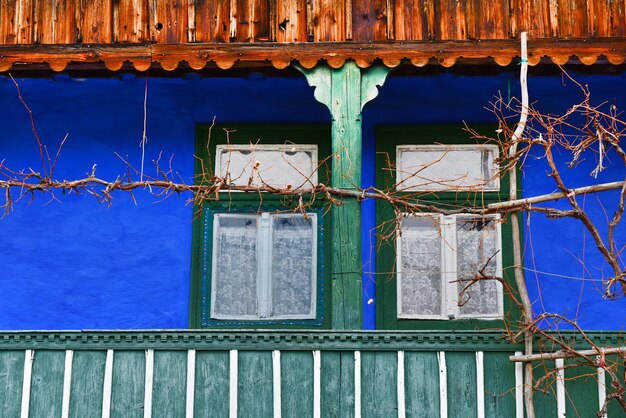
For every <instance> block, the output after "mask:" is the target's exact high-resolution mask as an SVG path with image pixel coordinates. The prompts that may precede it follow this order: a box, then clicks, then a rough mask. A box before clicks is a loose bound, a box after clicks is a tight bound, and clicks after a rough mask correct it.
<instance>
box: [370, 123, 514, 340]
mask: <svg viewBox="0 0 626 418" xmlns="http://www.w3.org/2000/svg"><path fill="white" fill-rule="evenodd" d="M376 141H377V151H378V157H377V175H378V179H377V183H378V187H380V188H381V189H385V190H389V189H393V190H395V191H396V192H398V193H401V194H402V196H403V198H404V199H407V200H409V201H419V202H420V203H423V204H425V205H426V206H427V207H431V208H439V209H443V210H449V211H450V212H452V213H451V214H440V213H437V212H436V211H433V210H432V209H431V210H428V209H425V210H424V211H423V212H419V213H418V212H413V213H408V212H409V211H408V210H406V208H405V209H403V208H401V207H396V208H394V207H392V206H391V204H389V203H388V202H378V203H377V224H378V225H382V228H381V229H380V233H379V237H380V238H379V240H380V243H379V247H380V251H379V255H378V263H377V264H378V273H379V274H378V275H377V276H378V277H377V283H378V284H377V289H378V291H377V310H378V326H379V327H380V328H407V329H411V328H435V327H436V328H440V329H458V328H461V329H462V328H469V327H471V328H475V327H481V326H484V327H493V326H494V324H493V320H496V319H502V318H503V316H504V313H505V311H506V310H507V309H508V308H510V307H509V306H508V304H505V302H504V298H503V291H502V284H501V283H500V282H499V281H496V280H481V281H478V282H475V283H473V284H472V285H471V286H469V287H467V285H468V284H470V283H471V282H472V280H473V279H474V278H475V277H476V275H478V274H480V273H482V274H484V275H485V276H496V277H502V276H503V274H504V276H505V277H504V280H508V277H506V274H505V273H506V269H505V268H503V266H506V265H511V264H512V260H511V258H512V255H511V251H510V244H509V243H508V242H507V241H506V237H507V236H508V235H509V234H510V232H509V231H510V226H509V225H507V224H505V223H504V224H503V219H502V218H501V217H500V216H499V215H487V216H480V215H475V214H471V213H470V211H464V209H463V208H464V207H468V208H469V207H479V206H486V205H487V204H489V203H491V202H497V201H499V200H501V199H502V198H504V199H505V198H506V196H505V195H502V196H501V193H504V192H501V190H507V189H508V184H507V181H508V180H507V179H506V178H504V179H499V178H498V176H497V173H498V166H497V159H498V153H499V150H498V147H497V146H495V145H492V144H481V143H471V142H470V141H469V140H468V139H467V135H464V132H463V130H462V129H461V128H453V127H446V126H444V127H425V128H408V127H407V128H381V129H378V130H377V132H376ZM503 236H504V237H505V238H503ZM394 237H395V238H394ZM485 320H489V321H485Z"/></svg>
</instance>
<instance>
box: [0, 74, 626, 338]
mask: <svg viewBox="0 0 626 418" xmlns="http://www.w3.org/2000/svg"><path fill="white" fill-rule="evenodd" d="M515 72H516V69H514V70H513V72H502V73H500V74H497V75H495V76H467V75H466V76H459V75H455V74H454V73H452V72H447V71H441V73H439V74H437V75H430V76H422V77H417V76H415V77H393V76H392V77H390V78H389V79H388V81H387V83H386V85H385V86H384V87H383V88H382V89H381V93H380V95H379V97H378V98H377V99H375V100H374V101H373V102H371V103H370V104H368V105H367V106H366V108H365V110H364V113H363V135H364V150H363V158H364V167H363V185H364V186H369V185H373V184H374V182H375V181H374V180H375V173H374V170H373V167H374V163H373V161H374V158H375V155H374V141H375V138H374V134H373V129H374V127H375V126H376V125H380V124H385V125H389V124H434V123H452V124H460V123H461V121H463V120H464V121H466V122H468V123H470V124H471V123H476V124H480V123H487V122H492V121H493V116H492V115H491V114H490V113H489V112H488V111H486V110H485V109H484V107H485V106H486V105H488V102H489V101H490V100H491V99H492V98H493V96H494V95H495V94H496V93H497V92H498V91H502V93H503V95H505V96H507V95H508V94H509V91H511V94H513V95H515V94H516V92H517V90H518V88H517V77H516V73H515ZM579 79H581V80H582V81H583V82H589V83H590V84H592V91H593V92H594V95H595V96H596V97H598V98H603V99H606V100H610V101H615V102H616V104H618V105H619V104H621V103H623V102H624V101H625V100H626V90H625V89H623V88H622V89H621V90H623V91H624V93H623V94H622V95H621V96H620V97H616V94H618V93H619V90H620V89H618V88H616V87H615V86H616V85H621V86H624V85H626V82H625V81H626V80H625V78H624V77H623V76H622V75H619V76H617V75H616V76H593V77H591V76H586V77H585V76H581V77H580V78H579ZM145 81H146V80H145V78H144V77H142V76H140V77H135V76H133V75H123V76H119V77H114V78H88V79H78V78H70V77H67V76H57V77H54V78H52V79H50V78H41V79H35V78H30V79H18V83H19V84H20V87H21V89H22V94H23V96H24V98H25V100H26V101H27V102H28V104H29V105H30V107H31V108H32V110H33V114H34V117H35V122H36V125H37V130H38V132H39V135H40V137H41V138H42V140H43V141H45V143H46V144H49V147H50V150H51V152H52V153H54V151H55V150H56V147H57V146H58V144H59V142H60V141H61V139H62V138H63V137H64V136H65V134H66V133H69V137H68V140H67V142H66V143H65V145H64V147H63V151H62V153H61V156H60V158H59V163H58V167H57V171H56V173H55V177H58V178H68V179H70V178H76V177H80V176H84V175H85V173H88V172H90V170H91V167H92V165H93V164H97V174H98V175H99V176H101V177H105V178H112V177H115V176H117V175H119V174H120V173H123V172H124V171H125V170H124V164H123V163H122V162H121V161H120V159H119V158H118V157H116V156H115V152H117V153H119V154H120V155H122V156H124V157H125V158H126V157H127V158H128V160H129V161H130V162H131V163H132V164H134V165H136V166H138V165H139V161H140V157H141V151H140V148H139V142H140V140H141V132H142V125H143V120H142V118H143V95H144V87H145ZM530 83H531V84H530V89H531V97H532V98H533V100H534V99H537V98H538V99H539V100H540V103H539V106H543V109H545V110H549V111H558V110H559V109H560V108H562V107H563V105H564V104H565V103H570V102H573V101H574V100H577V99H578V97H577V94H576V93H577V92H576V90H575V89H572V88H569V86H566V87H563V86H562V83H561V77H560V76H541V77H534V78H533V77H531V82H530ZM0 109H2V112H1V113H0V126H2V127H3V129H2V130H1V131H0V161H1V160H3V159H4V164H6V165H7V166H8V167H12V168H20V169H21V168H25V167H33V168H36V169H37V168H38V167H39V166H40V164H41V163H40V162H39V158H38V151H37V147H36V142H35V139H34V137H33V134H32V132H31V130H30V122H29V119H28V115H27V113H26V111H25V110H24V108H23V107H22V105H21V104H20V102H19V100H18V99H17V94H16V91H15V86H14V85H13V83H12V82H11V80H10V79H8V78H6V77H0ZM213 117H216V118H217V121H218V122H222V123H224V122H225V123H227V122H276V123H328V122H329V114H328V111H327V110H326V109H325V108H324V107H323V106H322V105H321V104H319V103H317V102H315V100H314V99H313V95H312V92H311V90H310V88H309V87H308V86H307V85H306V82H305V81H304V79H303V78H274V77H264V76H260V75H253V76H250V77H247V78H201V77H198V76H196V75H187V76H181V77H178V78H158V77H151V78H149V80H148V120H147V126H148V139H149V142H148V146H147V151H146V160H147V161H150V160H152V159H154V158H157V156H158V154H159V153H160V152H161V151H162V152H163V158H164V159H169V157H170V156H171V155H173V167H174V169H175V170H176V171H177V172H178V173H180V175H181V177H182V178H183V179H185V180H186V181H189V182H191V181H192V177H193V147H194V129H195V126H196V124H198V123H205V122H208V121H210V120H211V119H212V118H213ZM147 167H148V168H147V170H151V169H152V167H151V166H150V165H149V164H148V165H147ZM589 171H590V170H588V167H585V168H583V169H582V170H580V171H577V172H576V173H572V175H571V178H572V179H573V180H574V181H575V182H580V183H583V182H587V180H589V176H588V172H589ZM623 176H624V169H623V168H619V169H617V170H612V171H608V172H605V173H603V174H602V175H601V176H600V177H599V178H598V179H597V181H602V182H604V181H610V180H613V179H621V178H623ZM620 177H621V178H620ZM523 181H524V194H525V195H528V196H530V195H535V194H539V193H544V192H545V191H551V190H552V189H553V187H552V186H551V185H550V184H549V182H548V181H547V179H546V177H545V169H544V168H542V167H541V166H539V165H538V162H534V161H533V162H530V163H529V164H528V165H527V167H526V168H525V177H524V179H523ZM608 197H610V196H608V195H607V198H608ZM135 198H136V201H137V204H135V203H133V202H132V200H131V198H130V197H129V196H128V195H124V194H118V195H115V197H114V201H113V204H112V206H111V207H106V206H105V205H101V204H98V203H97V202H96V201H95V199H94V198H93V197H90V196H75V195H73V196H59V200H60V202H56V201H50V196H46V195H43V196H41V195H38V196H36V198H35V199H34V200H33V201H32V202H29V201H28V199H27V198H25V199H23V200H22V201H20V202H18V203H17V204H16V205H15V207H14V209H13V211H12V213H10V214H9V215H8V216H7V217H6V218H5V219H3V220H2V221H0V264H1V265H2V269H0V329H89V328H185V327H186V326H187V317H188V299H189V274H190V255H191V221H192V208H191V206H190V205H189V204H187V201H186V199H187V198H186V197H184V196H171V197H170V198H168V199H166V200H164V201H160V202H158V203H155V202H156V200H157V199H155V198H154V197H152V196H150V195H149V194H148V193H144V192H138V193H136V194H135ZM603 199H604V197H603ZM587 204H588V205H592V202H587ZM373 208H374V206H373V202H370V201H366V202H364V213H363V238H364V247H363V248H364V251H363V258H364V266H365V271H366V274H365V275H364V291H363V300H364V322H365V328H372V327H373V326H374V312H375V310H374V308H375V291H374V279H373V277H374V276H373V275H371V274H367V272H373V271H375V258H374V257H371V256H372V255H374V254H375V252H374V251H370V249H369V248H371V247H373V246H374V245H375V241H374V236H373V234H372V233H371V231H372V229H373V227H374V209H373ZM594 213H595V214H596V215H597V216H603V215H602V212H601V211H598V210H596V211H595V212H594ZM581 236H583V235H582V232H581V227H580V225H579V224H577V223H576V222H572V221H556V222H555V221H547V220H545V219H544V218H543V217H542V216H539V215H533V216H532V217H531V221H530V226H529V230H528V231H526V238H527V239H528V240H530V239H531V238H532V242H531V241H528V242H527V245H526V249H527V251H526V259H525V263H526V266H534V267H535V268H536V269H537V270H539V271H545V272H558V273H559V274H562V275H566V276H571V277H577V278H580V277H582V273H581V272H582V267H581V265H580V263H579V262H578V261H577V259H579V258H581V257H583V255H584V259H585V261H586V264H587V265H588V266H593V265H599V258H598V256H597V254H596V253H595V252H594V251H593V248H592V246H591V241H590V240H589V239H588V238H587V239H586V241H585V248H584V250H583V248H582V247H581V245H580V241H581V239H580V237H581ZM566 237H567V239H566ZM557 239H558V241H559V242H563V244H564V245H563V246H562V247H561V246H554V244H553V243H554V242H555V240H557ZM531 244H532V245H531ZM531 249H532V250H534V251H530V250H531ZM533 253H534V254H535V257H534V258H533V257H532V256H531V254H533ZM547 253H549V257H546V256H544V255H545V254H547ZM590 270H591V269H590ZM528 277H529V279H530V280H529V283H530V285H531V293H532V297H533V299H534V300H535V301H536V302H537V303H536V309H537V310H538V309H540V307H541V304H540V302H541V301H543V306H545V308H546V309H548V310H550V311H557V312H561V313H567V314H568V315H570V316H571V315H572V314H573V311H572V308H573V309H574V310H576V306H581V307H580V309H578V313H577V315H578V316H577V318H578V319H579V321H580V323H581V324H582V325H583V326H585V327H587V328H595V329H610V328H613V329H620V328H622V327H623V325H624V324H623V323H622V321H623V316H624V315H623V312H624V308H625V307H626V306H625V304H624V302H623V301H617V302H606V301H603V300H602V298H601V295H600V294H599V293H598V291H597V289H596V288H597V286H596V285H595V284H594V282H590V281H580V280H573V279H563V280H561V279H559V280H556V278H555V277H552V276H547V275H545V274H540V275H538V276H537V278H535V276H534V275H529V276H528ZM585 277H586V278H598V277H600V275H599V273H598V272H596V271H590V272H589V273H588V274H585ZM537 283H539V284H540V285H541V290H542V292H541V295H542V296H543V297H542V298H541V299H540V298H539V295H540V294H539V291H538V286H537ZM580 295H582V296H580ZM579 299H581V300H582V302H583V303H578V302H579Z"/></svg>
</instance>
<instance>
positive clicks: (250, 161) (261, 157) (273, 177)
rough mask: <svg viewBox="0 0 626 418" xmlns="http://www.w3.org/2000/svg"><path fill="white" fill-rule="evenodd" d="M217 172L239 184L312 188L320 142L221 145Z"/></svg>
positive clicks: (218, 150) (315, 179)
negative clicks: (317, 143) (312, 143)
mask: <svg viewBox="0 0 626 418" xmlns="http://www.w3.org/2000/svg"><path fill="white" fill-rule="evenodd" d="M215 173H216V175H217V176H219V177H222V178H228V180H229V182H230V183H231V184H233V185H237V186H247V185H251V186H261V185H264V184H265V185H269V186H272V187H277V188H287V187H292V188H294V189H299V188H310V187H313V186H314V185H316V184H317V145H302V144H284V145H276V144H272V145H267V144H265V145H264V144H256V145H253V144H246V145H241V144H237V145H235V144H226V145H218V146H217V147H216V158H215ZM250 179H252V181H251V182H250Z"/></svg>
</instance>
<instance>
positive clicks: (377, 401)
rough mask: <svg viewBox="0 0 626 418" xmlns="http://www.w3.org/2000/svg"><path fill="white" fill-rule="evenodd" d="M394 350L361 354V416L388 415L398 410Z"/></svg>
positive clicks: (394, 413) (392, 414) (396, 365)
mask: <svg viewBox="0 0 626 418" xmlns="http://www.w3.org/2000/svg"><path fill="white" fill-rule="evenodd" d="M396 355H397V353H395V352H388V353H382V352H363V353H362V354H361V361H362V363H361V364H362V369H361V370H362V372H361V411H362V416H363V417H366V418H367V417H381V418H382V417H390V416H394V415H397V412H398V404H397V399H398V392H397V387H396V384H397V378H398V376H397V367H398V361H397V357H396Z"/></svg>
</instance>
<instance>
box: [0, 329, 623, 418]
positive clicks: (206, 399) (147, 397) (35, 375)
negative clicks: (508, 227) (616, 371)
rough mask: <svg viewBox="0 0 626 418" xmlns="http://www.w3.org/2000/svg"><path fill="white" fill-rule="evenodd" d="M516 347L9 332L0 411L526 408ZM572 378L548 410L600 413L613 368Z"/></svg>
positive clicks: (502, 413)
mask: <svg viewBox="0 0 626 418" xmlns="http://www.w3.org/2000/svg"><path fill="white" fill-rule="evenodd" d="M517 351H519V347H517V346H511V345H509V344H507V343H506V342H505V341H503V340H502V339H501V334H499V333H497V332H469V331H457V332H425V331H421V332H368V331H356V332H333V331H241V330H237V331H217V332H203V331H111V332H107V331H93V332H65V331H64V332H4V333H0V416H2V417H23V418H26V417H59V416H60V417H62V418H65V417H80V418H85V417H99V418H100V417H102V418H108V417H231V418H235V417H292V416H293V417H296V416H297V417H314V418H317V417H341V418H344V417H356V418H358V417H395V416H397V417H476V418H484V417H516V418H521V417H523V399H522V383H523V380H522V379H523V376H522V366H521V365H520V364H517V365H515V364H513V363H512V362H510V360H509V356H511V355H513V354H515V353H516V352H517ZM551 365H554V363H551V364H550V365H547V366H548V367H550V366H551ZM557 365H561V366H562V364H557ZM540 372H541V370H538V373H540ZM573 373H575V375H574V374H573ZM561 377H562V379H556V380H555V381H554V383H553V384H552V385H551V386H550V387H549V388H548V390H547V393H546V394H542V393H537V394H536V398H537V400H536V403H537V409H538V415H537V416H541V417H557V416H558V417H561V416H572V417H575V416H581V417H587V416H588V417H591V416H593V413H595V411H597V410H598V408H599V404H600V402H601V400H602V399H603V396H604V395H603V394H604V393H605V389H606V385H607V384H608V383H607V381H606V378H605V376H604V375H603V374H601V373H600V374H598V372H597V371H596V370H595V369H591V370H584V371H581V370H580V369H578V368H577V369H568V368H565V369H564V371H563V373H561ZM573 377H577V378H576V379H573ZM608 416H609V417H610V418H614V417H616V416H623V415H619V412H617V411H616V410H613V409H610V410H609V414H608Z"/></svg>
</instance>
